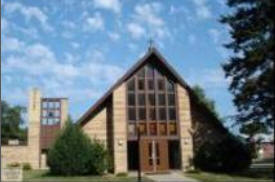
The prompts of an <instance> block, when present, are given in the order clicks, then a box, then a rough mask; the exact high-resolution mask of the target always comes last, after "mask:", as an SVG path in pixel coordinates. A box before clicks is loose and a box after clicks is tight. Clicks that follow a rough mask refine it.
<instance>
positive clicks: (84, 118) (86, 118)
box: [77, 47, 226, 130]
mask: <svg viewBox="0 0 275 182" xmlns="http://www.w3.org/2000/svg"><path fill="white" fill-rule="evenodd" d="M150 56H156V57H157V58H158V59H156V60H158V61H159V63H160V64H162V65H163V66H164V67H165V68H167V70H168V71H169V72H170V73H171V74H172V76H173V77H174V78H175V79H176V80H177V82H178V83H179V84H180V85H181V86H183V87H184V88H185V89H187V91H188V92H189V94H190V99H194V101H195V103H196V104H197V105H199V106H201V108H202V109H203V111H204V113H208V114H209V116H210V117H211V120H213V122H214V123H215V124H216V126H218V127H219V128H221V129H223V130H226V129H225V128H224V126H223V125H222V124H221V122H220V121H219V119H218V118H217V117H216V116H214V114H213V113H212V112H211V111H210V110H209V109H208V108H207V107H206V106H205V105H204V104H202V103H201V102H199V98H198V97H197V95H196V94H195V93H194V91H193V90H192V89H191V87H189V86H188V85H187V83H186V82H185V81H184V80H183V79H182V78H181V76H180V75H179V74H178V73H177V72H176V71H175V70H174V68H173V67H172V66H171V65H170V64H169V63H168V62H167V61H166V59H165V58H164V57H163V56H162V55H161V54H160V52H159V51H158V50H157V49H156V48H154V47H151V48H149V49H148V51H147V53H146V54H145V55H144V56H143V57H142V58H141V59H140V60H139V61H138V62H137V63H136V64H134V65H133V66H132V67H131V68H130V69H129V70H128V71H127V72H126V73H125V74H124V75H123V76H122V77H121V78H120V79H119V80H118V81H117V82H116V83H115V84H114V85H113V86H112V87H111V88H110V89H109V90H108V91H107V92H106V93H105V94H104V95H103V96H102V97H101V98H100V99H99V100H98V101H97V102H96V103H95V104H94V105H93V106H92V107H90V108H89V109H88V110H87V111H86V112H85V113H84V114H83V115H82V116H81V117H80V119H79V120H78V121H77V124H80V125H81V126H83V125H85V124H86V123H87V122H88V121H89V119H90V118H91V117H92V116H93V115H94V113H95V112H96V111H98V108H100V107H101V106H102V105H103V104H104V103H105V102H106V100H107V99H108V98H109V97H110V96H111V95H112V92H113V91H114V90H115V89H116V88H117V87H118V86H119V85H121V84H122V83H123V82H124V81H126V80H127V79H128V78H130V77H131V76H132V75H133V74H134V73H135V72H136V71H137V70H138V69H139V68H140V67H141V66H142V65H144V64H145V63H146V62H147V61H149V60H150V59H148V58H149V57H150Z"/></svg>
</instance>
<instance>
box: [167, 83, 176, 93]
mask: <svg viewBox="0 0 275 182" xmlns="http://www.w3.org/2000/svg"><path fill="white" fill-rule="evenodd" d="M167 90H168V92H174V90H175V87H174V83H173V82H172V81H171V80H168V81H167Z"/></svg>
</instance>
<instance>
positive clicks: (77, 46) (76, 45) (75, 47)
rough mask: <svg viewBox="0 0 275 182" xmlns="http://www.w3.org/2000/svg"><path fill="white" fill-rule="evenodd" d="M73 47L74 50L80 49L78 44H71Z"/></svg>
mask: <svg viewBox="0 0 275 182" xmlns="http://www.w3.org/2000/svg"><path fill="white" fill-rule="evenodd" d="M71 46H72V47H73V48H74V49H78V48H79V47H80V44H79V43H77V42H71Z"/></svg>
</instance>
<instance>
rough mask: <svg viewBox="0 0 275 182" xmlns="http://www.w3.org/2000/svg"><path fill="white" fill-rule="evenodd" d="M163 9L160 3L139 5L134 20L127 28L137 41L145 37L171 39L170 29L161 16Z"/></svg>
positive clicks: (136, 7)
mask: <svg viewBox="0 0 275 182" xmlns="http://www.w3.org/2000/svg"><path fill="white" fill-rule="evenodd" d="M163 9H164V8H163V5H162V4H161V3H159V2H150V3H143V4H137V5H136V6H135V8H134V14H133V16H132V18H133V20H132V22H131V23H129V24H128V26H127V29H128V31H129V32H130V33H131V35H132V37H133V38H135V39H137V38H141V37H142V36H143V35H147V36H148V37H147V38H149V37H152V38H155V39H163V38H165V37H168V38H169V37H171V36H170V31H169V28H168V27H166V24H165V22H164V20H163V19H162V17H161V16H160V13H161V12H162V10H163ZM135 25H138V26H135ZM145 33H146V34H145Z"/></svg>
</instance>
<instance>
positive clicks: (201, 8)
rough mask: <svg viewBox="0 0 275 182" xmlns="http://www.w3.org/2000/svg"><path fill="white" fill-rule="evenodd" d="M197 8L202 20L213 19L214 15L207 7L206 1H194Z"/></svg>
mask: <svg viewBox="0 0 275 182" xmlns="http://www.w3.org/2000/svg"><path fill="white" fill-rule="evenodd" d="M193 2H194V4H195V6H196V14H197V16H198V18H200V19H208V18H211V17H212V13H211V11H210V9H209V6H208V5H207V2H206V0H193Z"/></svg>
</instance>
